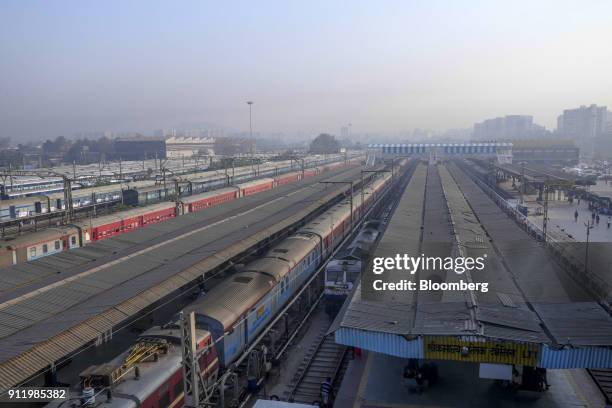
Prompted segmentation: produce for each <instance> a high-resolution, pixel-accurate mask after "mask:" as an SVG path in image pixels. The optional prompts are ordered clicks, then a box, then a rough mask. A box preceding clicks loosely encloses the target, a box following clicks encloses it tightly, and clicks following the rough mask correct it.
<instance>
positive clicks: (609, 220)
mask: <svg viewBox="0 0 612 408" xmlns="http://www.w3.org/2000/svg"><path fill="white" fill-rule="evenodd" d="M611 222H612V219H610V217H608V229H610V223H611Z"/></svg>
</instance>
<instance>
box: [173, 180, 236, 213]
mask: <svg viewBox="0 0 612 408" xmlns="http://www.w3.org/2000/svg"><path fill="white" fill-rule="evenodd" d="M238 191H239V190H238V189H237V188H236V187H228V188H222V189H220V190H215V191H211V192H208V193H203V194H198V195H194V196H190V197H186V198H184V199H182V200H181V205H182V207H183V213H184V214H186V213H192V212H196V211H200V210H202V209H204V208H208V207H214V206H215V205H219V204H222V203H225V202H228V201H232V200H235V199H236V198H237V197H238Z"/></svg>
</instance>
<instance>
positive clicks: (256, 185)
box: [236, 178, 274, 197]
mask: <svg viewBox="0 0 612 408" xmlns="http://www.w3.org/2000/svg"><path fill="white" fill-rule="evenodd" d="M236 187H238V188H239V189H240V197H245V196H249V195H252V194H257V193H261V192H262V191H266V190H272V188H274V179H271V178H265V179H261V180H255V181H249V182H248V183H242V184H238V185H237V186H236Z"/></svg>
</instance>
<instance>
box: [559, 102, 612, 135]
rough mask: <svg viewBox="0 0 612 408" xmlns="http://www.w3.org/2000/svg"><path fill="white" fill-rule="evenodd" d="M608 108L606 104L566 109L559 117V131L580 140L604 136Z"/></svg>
mask: <svg viewBox="0 0 612 408" xmlns="http://www.w3.org/2000/svg"><path fill="white" fill-rule="evenodd" d="M607 126H608V110H607V108H606V107H605V106H597V105H591V106H584V105H582V106H581V107H579V108H577V109H565V110H564V111H563V113H562V114H561V115H560V116H559V117H558V118H557V132H558V133H559V134H560V135H562V136H565V137H569V138H572V139H573V140H576V141H579V140H584V139H592V138H594V137H599V136H603V135H604V134H605V133H606V132H607Z"/></svg>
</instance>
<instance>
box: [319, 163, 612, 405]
mask: <svg viewBox="0 0 612 408" xmlns="http://www.w3.org/2000/svg"><path fill="white" fill-rule="evenodd" d="M413 178H415V179H414V180H411V182H410V184H409V185H408V187H407V188H406V191H405V192H404V195H405V196H406V197H410V199H409V200H404V197H402V201H400V204H399V205H398V209H397V210H396V212H395V213H394V214H393V215H392V218H391V221H390V229H388V231H386V232H385V233H384V235H383V237H382V239H381V242H380V244H379V246H378V248H377V249H376V250H375V251H374V255H373V257H388V256H390V255H392V254H404V253H406V254H408V255H411V256H415V255H416V256H419V255H420V254H422V253H423V254H424V256H425V257H429V256H432V255H433V256H435V257H447V256H448V257H451V258H454V257H457V256H463V257H465V256H472V257H477V256H488V258H487V260H486V267H485V268H484V269H482V270H479V271H474V272H473V273H469V274H468V273H466V275H460V276H458V275H457V274H456V273H455V272H454V271H452V270H446V271H445V270H435V271H431V270H427V271H423V270H418V271H417V273H416V274H415V275H414V277H412V276H411V275H406V274H405V272H404V275H403V276H402V277H403V278H404V279H410V280H413V281H414V280H419V279H422V278H428V279H431V280H435V281H436V282H442V283H447V284H448V283H453V282H457V281H458V280H460V279H464V280H469V281H473V282H487V283H488V284H489V289H488V291H485V292H481V291H472V290H461V291H446V290H438V291H435V290H434V291H431V290H425V291H422V290H412V291H409V290H408V291H404V292H405V293H401V292H398V291H382V293H380V292H379V293H377V294H376V295H374V296H370V293H369V292H371V291H372V287H371V282H372V278H371V277H370V278H367V276H368V275H373V274H372V269H371V266H370V267H366V268H365V270H364V276H365V277H362V281H361V285H360V286H359V287H358V288H357V289H356V290H355V292H354V294H353V297H352V299H351V300H350V302H347V303H346V304H345V306H344V307H343V310H341V312H340V315H339V316H338V317H337V319H336V321H335V322H334V325H333V327H332V329H331V330H330V332H333V333H335V339H336V342H337V343H339V344H344V345H346V346H353V347H357V348H360V349H364V350H368V351H369V352H373V353H378V354H374V355H381V356H384V357H380V358H381V359H383V360H384V359H387V360H384V362H383V363H380V365H379V366H378V367H379V369H378V370H373V372H375V373H381V374H380V375H381V376H382V377H383V378H384V376H385V375H386V374H387V372H388V371H391V367H393V364H394V363H393V361H395V359H399V360H401V361H403V362H404V363H402V364H403V365H405V364H406V361H407V359H415V360H420V361H424V362H435V363H436V364H438V365H439V367H440V373H441V375H442V373H443V372H444V371H445V370H448V372H449V373H452V372H453V371H457V372H458V373H464V374H465V376H466V377H467V378H470V377H471V378H472V380H471V381H472V382H474V383H476V382H478V367H479V364H482V363H486V364H496V365H501V366H504V367H506V368H508V367H510V366H516V367H534V368H535V367H537V369H538V370H542V369H544V370H545V371H539V372H544V373H545V372H546V371H548V372H550V373H551V377H552V378H554V381H556V382H557V385H559V387H558V388H559V389H560V391H558V392H559V393H561V394H555V393H551V394H549V395H551V397H546V396H545V395H544V394H546V393H547V392H546V391H543V392H541V394H540V395H541V396H540V399H538V401H540V400H541V401H542V402H540V403H541V404H543V405H529V406H551V407H552V406H567V405H559V402H560V401H574V402H575V404H576V405H569V406H589V405H587V404H585V403H583V402H580V400H581V399H584V398H583V397H581V396H580V395H578V394H577V393H574V395H573V396H572V394H568V395H563V394H562V392H565V391H567V392H568V390H570V388H571V387H568V385H567V384H566V383H567V382H568V381H575V380H573V379H572V378H571V377H567V376H568V375H569V374H568V373H571V372H573V371H574V370H575V369H585V368H586V369H594V368H606V369H607V368H612V351H611V349H610V346H612V317H610V314H609V313H608V311H607V310H606V308H605V306H604V305H603V304H602V303H600V302H599V300H600V299H599V298H597V297H596V295H595V294H594V293H593V292H592V291H591V290H590V289H591V288H587V287H586V286H585V285H584V284H583V283H584V282H581V281H580V280H579V279H576V276H572V275H570V274H569V273H568V272H567V271H566V270H565V269H564V267H563V266H562V265H560V264H559V263H557V262H555V260H554V259H553V257H554V255H553V253H552V252H550V251H548V249H547V248H546V246H544V245H542V244H541V243H539V242H538V241H537V240H536V239H535V238H534V237H533V236H530V235H528V233H527V232H526V231H525V230H524V229H522V228H521V227H520V226H519V224H518V223H517V222H516V221H515V220H513V219H512V218H510V217H509V216H507V215H506V213H504V212H503V211H502V210H501V209H500V208H499V207H498V206H497V204H496V203H495V202H494V201H493V200H492V199H491V198H490V197H489V196H488V195H487V194H485V192H484V190H482V189H481V188H480V187H479V185H478V184H477V183H476V182H475V181H474V180H472V179H470V177H469V176H468V175H467V174H466V173H464V172H463V171H462V170H461V169H460V168H459V167H458V166H456V165H455V164H454V163H450V164H445V165H429V166H428V168H427V174H426V175H424V174H423V172H420V173H419V171H418V170H417V171H415V173H414V176H413ZM419 178H420V181H419V180H418V179H419ZM600 228H601V227H600ZM395 230H402V234H399V235H396V234H395V233H394V231H395ZM389 231H390V232H391V234H389ZM594 248H595V245H594ZM576 250H578V251H579V250H580V248H577V249H576ZM594 251H596V249H594ZM599 252H600V253H601V252H603V251H601V250H600V251H599ZM591 258H594V259H593V260H592V259H591ZM596 258H597V257H596V256H595V255H592V256H591V257H590V258H589V264H591V262H592V261H595V260H596ZM384 273H385V274H386V275H384V278H385V280H386V281H388V282H392V281H397V276H396V275H397V272H396V271H393V270H392V271H391V273H389V274H388V271H385V272H384ZM380 276H381V277H382V275H380ZM373 361H374V362H372V363H370V364H375V362H376V361H378V357H377V358H376V359H375V360H373ZM376 364H378V363H376ZM397 364H399V363H397ZM403 365H402V367H403ZM559 369H562V371H557V370H559ZM470 370H472V373H471V374H470V373H469V371H470ZM563 370H565V371H563ZM579 372H580V374H577V377H579V378H582V377H583V376H582V374H585V373H586V371H585V370H579ZM398 373H401V371H398ZM457 376H458V377H457V378H458V379H457V380H456V381H453V382H452V383H456V384H462V385H461V386H460V387H458V388H457V389H456V390H455V391H456V392H457V393H458V394H456V395H457V396H459V397H460V396H462V395H463V396H466V397H469V396H470V393H467V391H466V388H467V389H469V387H472V388H474V389H475V390H477V391H476V394H478V393H480V394H479V395H482V396H491V395H493V396H494V398H493V397H492V398H493V399H486V398H485V399H483V401H485V402H484V403H482V404H481V405H473V404H466V405H465V406H483V407H484V406H491V405H492V404H491V402H492V401H502V402H503V401H506V400H505V399H504V398H503V396H502V395H495V394H494V393H493V391H491V390H490V389H489V388H487V387H485V385H486V384H487V382H489V380H485V381H484V384H485V385H483V383H477V384H472V383H470V384H471V385H469V384H467V383H465V382H464V383H462V382H461V381H460V374H457ZM378 378H379V377H374V379H373V380H372V381H378ZM397 378H398V381H399V379H400V378H401V375H400V374H398V375H397ZM584 378H586V380H585V381H586V382H587V383H589V384H590V385H593V384H592V381H590V382H589V379H588V377H584ZM389 381H391V380H389ZM519 381H521V380H519ZM552 381H553V380H552V379H551V380H550V381H549V383H551V382H552ZM376 384H378V385H376V386H373V387H374V388H373V390H385V389H386V388H385V386H386V383H385V382H384V381H383V382H380V383H376ZM540 384H541V383H540ZM468 385H469V386H468ZM481 387H485V388H481ZM585 387H586V386H585ZM551 389H552V388H551ZM562 390H565V391H562ZM376 392H378V391H372V393H373V394H372V395H373V396H372V401H373V402H372V404H371V405H364V406H381V405H378V402H377V401H376V398H377V395H376ZM555 392H556V391H555ZM451 394H452V392H451ZM378 395H380V396H384V395H386V392H385V391H380V393H379V394H378ZM388 395H393V394H392V392H391V391H389V394H388ZM555 395H556V396H555ZM403 397H406V395H404V396H403ZM403 397H398V398H397V400H394V399H393V398H391V401H390V402H389V404H390V405H389V406H396V405H394V404H398V403H400V401H402V400H403V399H402V398H403ZM422 398H424V399H423V400H416V404H415V405H414V406H456V405H454V404H451V403H450V400H444V399H439V400H432V401H428V400H427V399H426V398H425V397H422ZM547 398H548V399H547ZM550 398H553V399H550ZM554 398H557V399H556V400H555V399H554ZM572 398H573V399H572ZM404 400H405V399H404ZM546 401H548V402H546ZM419 404H421V405H419ZM555 404H556V405H555ZM494 405H498V404H494ZM382 406H385V405H382ZM397 406H404V405H397ZM500 406H513V405H500ZM592 406H598V405H592ZM600 406H601V405H600Z"/></svg>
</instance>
